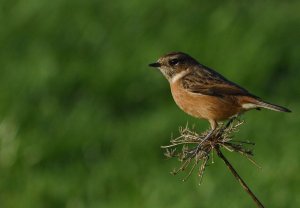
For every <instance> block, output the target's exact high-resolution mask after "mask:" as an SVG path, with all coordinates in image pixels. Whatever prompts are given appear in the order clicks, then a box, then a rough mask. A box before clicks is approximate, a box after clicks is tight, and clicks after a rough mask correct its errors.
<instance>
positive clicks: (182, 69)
mask: <svg viewBox="0 0 300 208" xmlns="http://www.w3.org/2000/svg"><path fill="white" fill-rule="evenodd" d="M198 64H199V63H198V62H197V61H196V60H195V59H193V58H192V57H191V56H189V55H188V54H186V53H182V52H173V53H169V54H167V55H164V56H162V57H160V58H159V59H158V60H157V62H155V63H152V64H149V66H150V67H155V68H158V69H159V70H160V71H161V72H162V74H163V75H164V76H165V77H166V78H167V80H168V81H169V82H173V81H174V79H176V78H178V77H179V75H184V74H187V73H188V70H189V69H190V68H191V67H193V66H195V65H198Z"/></svg>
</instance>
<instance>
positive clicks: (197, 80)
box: [182, 65, 256, 97]
mask: <svg viewBox="0 0 300 208" xmlns="http://www.w3.org/2000/svg"><path fill="white" fill-rule="evenodd" d="M197 67H198V68H197V69H195V70H193V72H191V73H190V74H188V75H186V76H185V77H183V78H182V84H183V87H184V88H185V89H187V90H188V91H190V92H193V93H199V94H204V95H211V96H218V97H223V96H224V95H236V96H245V95H247V96H251V97H256V96H254V95H252V94H250V93H249V92H248V91H247V90H245V89H244V88H242V87H240V86H238V85H237V84H235V83H233V82H230V81H228V80H227V79H226V78H225V77H223V76H222V75H220V74H219V73H217V72H215V71H213V70H212V69H209V68H208V67H205V66H202V65H199V66H197Z"/></svg>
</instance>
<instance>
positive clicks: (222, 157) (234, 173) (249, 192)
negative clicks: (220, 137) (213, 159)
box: [215, 146, 264, 208]
mask: <svg viewBox="0 0 300 208" xmlns="http://www.w3.org/2000/svg"><path fill="white" fill-rule="evenodd" d="M215 150H216V152H217V154H218V156H219V157H220V158H221V159H222V160H223V161H224V163H225V164H226V166H227V167H228V169H229V170H230V172H231V173H232V175H233V176H234V177H235V178H236V180H237V181H238V182H239V183H240V185H241V186H242V187H243V189H244V190H245V191H246V192H247V193H248V194H249V195H250V196H251V198H252V199H253V201H254V203H255V204H256V206H257V207H259V208H264V205H263V204H262V203H261V202H260V201H259V199H258V198H257V197H256V196H255V195H254V193H253V192H252V191H251V189H250V188H249V187H248V185H247V184H246V183H245V181H244V180H243V179H242V178H241V176H240V175H239V174H238V173H237V172H236V170H235V169H234V168H233V166H232V165H231V163H230V162H229V161H228V160H227V158H226V157H225V156H224V155H223V153H222V152H221V150H220V147H219V146H216V147H215Z"/></svg>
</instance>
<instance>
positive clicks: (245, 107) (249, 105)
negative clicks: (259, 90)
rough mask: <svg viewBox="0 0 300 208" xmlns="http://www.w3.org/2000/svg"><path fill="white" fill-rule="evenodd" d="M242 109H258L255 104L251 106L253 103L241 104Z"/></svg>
mask: <svg viewBox="0 0 300 208" xmlns="http://www.w3.org/2000/svg"><path fill="white" fill-rule="evenodd" d="M242 107H243V108H244V109H247V110H248V109H253V108H257V107H258V105H256V104H253V103H244V104H242Z"/></svg>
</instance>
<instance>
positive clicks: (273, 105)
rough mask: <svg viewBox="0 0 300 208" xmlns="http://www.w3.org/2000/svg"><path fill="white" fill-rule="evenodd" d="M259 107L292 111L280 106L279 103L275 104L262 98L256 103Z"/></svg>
mask: <svg viewBox="0 0 300 208" xmlns="http://www.w3.org/2000/svg"><path fill="white" fill-rule="evenodd" d="M255 104H256V105H257V107H258V108H266V109H270V110H273V111H279V112H291V111H290V110H289V109H287V108H285V107H282V106H279V105H275V104H271V103H268V102H265V101H262V100H256V103H255Z"/></svg>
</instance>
